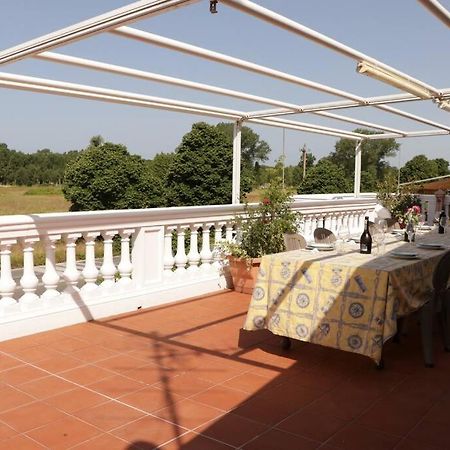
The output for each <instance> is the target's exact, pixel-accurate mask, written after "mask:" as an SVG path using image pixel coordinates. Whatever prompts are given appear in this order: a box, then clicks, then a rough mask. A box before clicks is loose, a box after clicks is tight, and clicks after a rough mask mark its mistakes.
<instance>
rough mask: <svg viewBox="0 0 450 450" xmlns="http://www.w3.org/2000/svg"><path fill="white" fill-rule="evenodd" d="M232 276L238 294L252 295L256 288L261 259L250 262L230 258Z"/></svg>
mask: <svg viewBox="0 0 450 450" xmlns="http://www.w3.org/2000/svg"><path fill="white" fill-rule="evenodd" d="M228 261H229V263H230V274H231V279H232V280H233V287H234V290H235V291H236V292H242V293H244V294H251V293H252V292H253V288H254V287H255V283H256V278H257V276H258V271H259V265H260V264H261V258H254V259H252V260H251V261H250V262H249V261H248V260H246V259H241V258H235V257H234V256H228Z"/></svg>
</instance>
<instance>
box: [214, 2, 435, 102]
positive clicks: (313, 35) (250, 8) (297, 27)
mask: <svg viewBox="0 0 450 450" xmlns="http://www.w3.org/2000/svg"><path fill="white" fill-rule="evenodd" d="M221 3H224V4H226V5H228V6H231V7H233V8H236V9H238V10H239V11H243V12H245V13H247V14H250V15H252V16H254V17H257V18H259V19H261V20H264V21H266V22H269V23H271V24H272V25H276V26H278V27H280V28H282V29H284V30H287V31H289V32H291V33H294V34H296V35H298V36H302V37H304V38H307V39H309V40H311V41H313V42H315V43H316V44H319V45H322V46H324V47H327V48H329V49H331V50H334V51H336V52H338V53H340V54H342V55H344V56H347V57H349V58H352V59H354V60H356V61H367V62H370V63H372V64H374V65H375V66H377V67H381V68H383V69H385V70H387V71H388V72H391V73H393V74H395V75H397V76H399V77H401V78H404V79H407V80H409V81H411V82H413V83H415V84H417V85H420V86H422V87H423V88H425V89H427V90H429V91H431V92H432V93H433V94H434V95H435V96H436V97H440V95H441V93H440V92H439V90H438V89H436V88H435V87H434V86H431V85H429V84H427V83H424V82H423V81H421V80H418V79H416V78H413V77H411V76H410V75H408V74H406V73H403V72H400V71H399V70H397V69H395V68H393V67H391V66H389V65H387V64H384V63H383V62H381V61H378V60H377V59H375V58H372V57H371V56H369V55H366V54H365V53H362V52H360V51H358V50H355V49H354V48H352V47H349V46H348V45H345V44H342V43H341V42H339V41H337V40H335V39H332V38H330V37H328V36H326V35H324V34H322V33H319V32H317V31H315V30H313V29H311V28H308V27H306V26H304V25H301V24H300V23H298V22H295V21H294V20H292V19H289V18H288V17H285V16H283V15H281V14H278V13H276V12H274V11H271V10H270V9H267V8H264V7H263V6H260V5H258V4H256V3H253V2H251V1H250V0H221Z"/></svg>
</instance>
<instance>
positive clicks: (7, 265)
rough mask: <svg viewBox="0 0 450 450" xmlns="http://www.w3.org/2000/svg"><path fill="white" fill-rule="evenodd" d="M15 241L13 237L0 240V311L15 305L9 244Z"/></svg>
mask: <svg viewBox="0 0 450 450" xmlns="http://www.w3.org/2000/svg"><path fill="white" fill-rule="evenodd" d="M16 243H17V241H16V240H15V239H8V240H4V241H0V295H1V297H2V299H1V301H0V312H1V311H3V312H5V311H7V310H8V309H11V308H16V307H17V302H16V300H14V298H13V295H14V291H15V289H16V282H15V281H14V278H13V277H12V271H11V245H13V244H16Z"/></svg>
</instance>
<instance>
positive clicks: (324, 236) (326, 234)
mask: <svg viewBox="0 0 450 450" xmlns="http://www.w3.org/2000/svg"><path fill="white" fill-rule="evenodd" d="M314 241H315V242H317V243H321V244H332V243H333V242H336V236H335V235H334V233H333V232H332V231H331V230H328V229H327V228H316V229H315V230H314Z"/></svg>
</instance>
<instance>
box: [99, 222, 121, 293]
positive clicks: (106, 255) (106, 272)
mask: <svg viewBox="0 0 450 450" xmlns="http://www.w3.org/2000/svg"><path fill="white" fill-rule="evenodd" d="M118 233H119V232H118V230H109V231H104V232H102V236H103V264H102V266H101V267H100V273H101V276H102V277H103V281H102V283H101V285H100V286H101V287H103V288H109V287H111V286H114V284H115V282H116V281H115V279H114V277H115V275H116V273H117V269H116V266H115V264H114V260H113V238H114V236H115V235H116V234H118Z"/></svg>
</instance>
